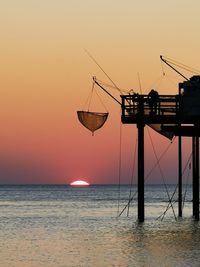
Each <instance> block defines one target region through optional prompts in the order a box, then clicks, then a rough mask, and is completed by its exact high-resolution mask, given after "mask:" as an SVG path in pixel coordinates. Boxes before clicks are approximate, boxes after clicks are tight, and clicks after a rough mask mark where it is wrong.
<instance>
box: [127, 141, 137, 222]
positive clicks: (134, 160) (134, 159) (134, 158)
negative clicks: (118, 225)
mask: <svg viewBox="0 0 200 267" xmlns="http://www.w3.org/2000/svg"><path fill="white" fill-rule="evenodd" d="M136 151H137V138H136V142H135V149H134V156H133V168H132V173H131V182H130V193H129V200H130V199H131V193H132V190H131V187H132V186H133V180H134V178H135V162H136ZM129 208H130V202H129V204H128V208H127V217H128V216H129Z"/></svg>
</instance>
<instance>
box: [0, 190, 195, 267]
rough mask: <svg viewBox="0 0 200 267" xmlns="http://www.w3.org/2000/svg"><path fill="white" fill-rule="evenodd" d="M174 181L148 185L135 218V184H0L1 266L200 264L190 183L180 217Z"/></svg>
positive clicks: (153, 266)
mask: <svg viewBox="0 0 200 267" xmlns="http://www.w3.org/2000/svg"><path fill="white" fill-rule="evenodd" d="M176 189H177V187H176V185H167V188H166V187H165V186H162V185H146V186H145V222H144V223H139V222H138V221H137V187H136V186H132V187H130V186H128V185H120V186H119V185H91V186H88V187H71V186H69V185H1V186H0V266H1V267H111V266H112V267H128V266H130V267H133V266H137V267H141V266H142V267H148V266H149V267H162V266H166V267H175V266H176V267H178V266H180V267H184V266H187V267H188V266H200V224H199V222H197V221H195V220H194V218H193V217H192V192H191V191H192V190H191V189H192V188H191V186H187V187H186V186H185V187H184V188H183V199H184V208H183V217H182V218H178V214H177V210H178V205H177V202H176V200H177V190H176ZM172 195H173V199H171V196H172ZM170 199H171V203H173V205H172V206H171V205H169V200H170ZM172 207H173V208H172ZM119 215H120V216H119Z"/></svg>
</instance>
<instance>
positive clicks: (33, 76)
mask: <svg viewBox="0 0 200 267" xmlns="http://www.w3.org/2000/svg"><path fill="white" fill-rule="evenodd" d="M199 10H200V3H199V2H198V1H193V3H191V2H189V1H186V0H177V1H172V0H169V1H159V0H154V1H144V0H140V1H132V0H128V1H118V0H116V1H111V0H109V1H108V0H101V1H97V0H96V1H92V0H85V1H81V0H73V1H72V0H58V1H55V0H42V1H41V0H40V1H39V0H29V1H27V0H18V1H15V0H7V1H1V3H0V44H1V50H0V58H1V65H0V85H1V87H0V88H1V98H0V110H1V112H0V121H1V131H0V159H1V161H0V183H69V182H71V181H72V180H75V179H86V180H88V182H90V183H118V162H119V134H120V131H119V129H120V109H119V107H118V105H117V104H116V103H115V102H114V101H113V100H112V99H110V98H109V97H108V96H107V95H105V94H104V93H102V92H99V94H100V95H101V97H102V99H103V101H104V103H105V104H106V106H107V109H108V110H109V112H110V114H109V119H108V121H107V122H106V124H105V126H104V127H103V128H102V129H100V130H99V131H98V132H97V133H96V134H95V136H93V137H92V136H91V134H90V133H89V131H87V130H86V129H84V128H83V126H81V125H80V124H79V122H78V120H77V117H76V111H77V110H79V109H82V108H83V105H84V103H85V101H86V99H87V97H88V95H89V93H90V91H91V86H92V76H93V75H95V76H97V77H98V78H99V79H100V80H103V81H105V82H108V83H109V80H108V79H107V77H106V76H105V75H104V73H103V72H102V71H101V70H100V69H99V68H98V66H97V65H95V64H94V62H92V61H91V59H90V58H89V57H88V55H87V54H86V53H85V52H84V49H87V50H89V51H90V53H92V55H93V56H94V57H95V58H96V60H97V61H98V62H99V64H100V65H101V66H102V67H103V69H104V70H105V71H106V72H107V73H108V75H109V76H110V77H112V79H113V80H114V81H115V83H116V84H117V85H118V86H119V87H121V88H127V90H130V89H131V88H133V89H134V90H135V91H139V82H138V73H139V74H140V79H141V83H142V90H143V93H147V92H148V91H149V89H150V88H151V87H152V86H155V85H157V84H155V81H157V80H158V79H159V77H161V75H162V70H161V64H160V59H159V56H160V54H163V55H165V56H168V57H170V58H173V59H176V60H178V61H180V62H183V63H185V64H187V65H189V66H192V67H196V68H200V65H199V57H200V55H199V47H200V37H199V25H200V17H199V14H198V13H199ZM165 71H166V73H167V74H168V75H167V76H166V77H165V78H163V81H162V83H161V84H160V86H159V87H158V88H157V89H158V91H159V93H161V94H162V93H167V94H176V93H177V86H176V84H177V83H178V82H181V81H182V78H181V77H178V76H177V75H176V74H175V73H173V72H172V71H170V70H169V69H168V68H167V67H165ZM111 93H114V94H115V92H111ZM98 111H101V110H98ZM102 111H104V110H102ZM150 131H151V130H150ZM151 133H152V135H153V138H154V142H155V146H156V147H157V148H156V149H158V154H161V153H162V149H163V150H164V148H165V147H167V146H168V143H169V141H168V140H166V139H165V138H164V137H160V136H159V135H158V134H155V133H153V132H152V131H151ZM135 140H136V127H135V126H133V125H129V126H127V125H125V126H123V135H122V143H123V154H122V163H123V164H122V167H123V168H122V173H123V175H122V182H129V181H130V169H131V167H130V166H131V165H132V160H133V152H134V151H133V148H134V142H135ZM158 144H159V145H158ZM160 144H162V145H160ZM184 145H185V147H186V148H185V150H186V155H187V156H188V154H189V153H190V143H189V141H188V140H186V141H184ZM176 152H177V151H176V144H174V145H173V148H172V149H171V151H170V152H169V153H170V154H169V156H168V160H167V161H165V163H164V164H163V168H164V170H165V171H166V172H169V173H170V175H168V176H167V175H166V177H168V179H169V182H171V181H175V180H176V172H177V170H176ZM187 156H185V158H187ZM154 162H155V159H154V158H153V156H152V148H151V146H150V145H149V142H148V138H147V145H146V164H147V170H148V168H151V166H152V165H153V164H154ZM154 176H155V177H152V178H151V180H150V181H151V182H159V181H160V182H161V180H160V175H159V174H158V173H155V175H154ZM169 176H170V177H169Z"/></svg>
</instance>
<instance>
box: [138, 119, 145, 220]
mask: <svg viewBox="0 0 200 267" xmlns="http://www.w3.org/2000/svg"><path fill="white" fill-rule="evenodd" d="M137 127H138V221H139V222H144V124H143V123H138V125H137Z"/></svg>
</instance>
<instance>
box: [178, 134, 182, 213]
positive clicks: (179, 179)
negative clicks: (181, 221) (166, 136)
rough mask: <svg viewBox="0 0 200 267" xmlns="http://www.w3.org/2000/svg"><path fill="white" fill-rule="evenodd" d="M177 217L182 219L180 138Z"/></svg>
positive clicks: (180, 149)
mask: <svg viewBox="0 0 200 267" xmlns="http://www.w3.org/2000/svg"><path fill="white" fill-rule="evenodd" d="M178 216H179V217H182V138H181V136H179V137H178Z"/></svg>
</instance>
